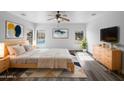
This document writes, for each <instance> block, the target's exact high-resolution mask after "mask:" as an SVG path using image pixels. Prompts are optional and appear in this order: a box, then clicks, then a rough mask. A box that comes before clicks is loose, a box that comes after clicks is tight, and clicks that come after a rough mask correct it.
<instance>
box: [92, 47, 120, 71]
mask: <svg viewBox="0 0 124 93" xmlns="http://www.w3.org/2000/svg"><path fill="white" fill-rule="evenodd" d="M121 56H122V53H121V51H120V50H119V49H110V48H104V47H102V46H94V48H93V57H94V58H95V59H96V60H97V61H98V62H100V63H101V64H103V65H104V66H106V67H107V68H108V69H109V70H111V71H118V72H119V73H120V72H121Z"/></svg>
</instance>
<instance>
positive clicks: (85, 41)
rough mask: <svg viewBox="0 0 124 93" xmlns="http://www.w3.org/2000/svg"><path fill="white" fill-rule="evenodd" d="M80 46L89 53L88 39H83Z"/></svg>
mask: <svg viewBox="0 0 124 93" xmlns="http://www.w3.org/2000/svg"><path fill="white" fill-rule="evenodd" d="M80 46H81V48H82V49H83V51H84V52H86V51H87V39H86V37H84V38H83V40H82V41H81V44H80Z"/></svg>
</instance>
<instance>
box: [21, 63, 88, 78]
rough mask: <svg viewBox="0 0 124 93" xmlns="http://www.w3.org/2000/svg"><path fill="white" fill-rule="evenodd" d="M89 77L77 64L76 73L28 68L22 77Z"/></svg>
mask: <svg viewBox="0 0 124 93" xmlns="http://www.w3.org/2000/svg"><path fill="white" fill-rule="evenodd" d="M39 77H40V78H58V77H59V78H81V79H85V78H87V75H86V74H85V72H84V70H83V69H82V68H81V67H79V66H76V65H75V71H74V73H71V72H69V71H67V70H62V69H27V70H26V71H25V72H24V73H22V75H21V76H20V78H39Z"/></svg>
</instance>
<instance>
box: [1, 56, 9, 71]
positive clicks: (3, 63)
mask: <svg viewBox="0 0 124 93" xmlns="http://www.w3.org/2000/svg"><path fill="white" fill-rule="evenodd" d="M8 68H9V57H8V56H7V57H4V58H2V59H0V73H2V72H3V71H5V70H7V69H8Z"/></svg>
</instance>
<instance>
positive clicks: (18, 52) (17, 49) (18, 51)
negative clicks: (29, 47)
mask: <svg viewBox="0 0 124 93" xmlns="http://www.w3.org/2000/svg"><path fill="white" fill-rule="evenodd" d="M13 49H14V51H15V55H16V56H18V55H21V54H23V53H25V52H26V51H25V48H24V47H23V46H16V47H14V48H13Z"/></svg>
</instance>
